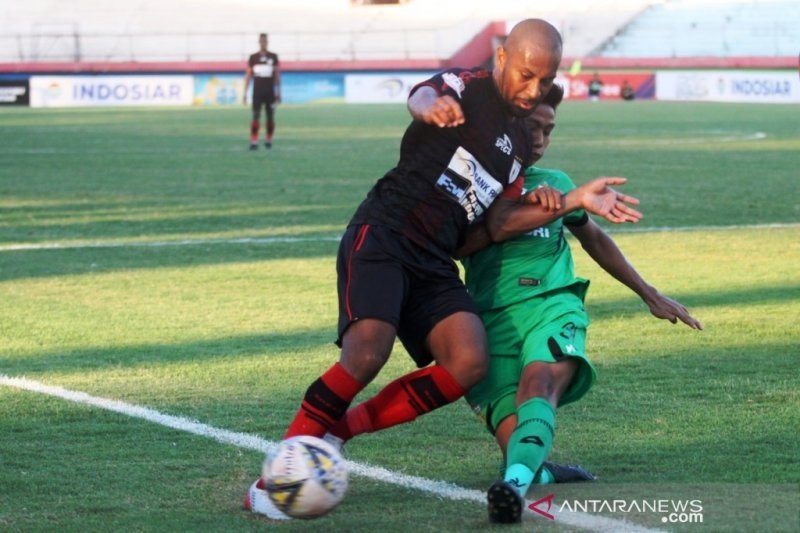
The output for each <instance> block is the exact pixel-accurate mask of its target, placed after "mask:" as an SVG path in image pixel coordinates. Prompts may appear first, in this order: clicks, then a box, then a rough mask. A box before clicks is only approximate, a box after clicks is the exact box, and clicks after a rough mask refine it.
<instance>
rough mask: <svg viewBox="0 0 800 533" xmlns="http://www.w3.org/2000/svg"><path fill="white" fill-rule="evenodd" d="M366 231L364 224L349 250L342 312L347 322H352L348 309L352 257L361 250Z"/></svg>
mask: <svg viewBox="0 0 800 533" xmlns="http://www.w3.org/2000/svg"><path fill="white" fill-rule="evenodd" d="M367 231H369V224H364V225H363V226H361V228H360V229H359V230H358V235H356V240H355V241H354V242H353V247H352V248H351V249H350V256H349V257H348V258H347V288H346V289H345V291H344V311H345V313H347V320H353V310H352V309H351V308H350V280H351V279H352V277H351V276H352V274H353V268H352V264H353V255H355V253H356V252H357V251H359V250H360V249H361V246H363V245H364V240H365V239H366V237H367Z"/></svg>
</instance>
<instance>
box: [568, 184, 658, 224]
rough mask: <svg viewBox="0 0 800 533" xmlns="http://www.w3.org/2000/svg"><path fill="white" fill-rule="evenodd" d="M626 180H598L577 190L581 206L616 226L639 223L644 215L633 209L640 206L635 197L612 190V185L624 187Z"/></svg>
mask: <svg viewBox="0 0 800 533" xmlns="http://www.w3.org/2000/svg"><path fill="white" fill-rule="evenodd" d="M627 181H628V180H627V179H626V178H616V177H615V178H607V177H602V178H596V179H593V180H592V181H590V182H588V183H585V184H583V185H581V186H580V187H578V188H577V189H575V192H576V193H577V194H578V197H579V198H580V205H581V207H582V208H583V209H585V210H586V211H588V212H589V213H592V214H595V215H598V216H601V217H603V218H605V219H606V220H608V221H609V222H613V223H615V224H622V223H625V222H639V220H641V219H642V214H641V213H640V212H639V211H637V210H636V209H634V208H633V207H631V206H632V205H639V200H638V199H636V198H634V197H633V196H628V195H627V194H622V193H620V192H617V191H615V190H614V189H612V188H611V185H623V184H624V183H625V182H627Z"/></svg>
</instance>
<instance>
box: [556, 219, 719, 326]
mask: <svg viewBox="0 0 800 533" xmlns="http://www.w3.org/2000/svg"><path fill="white" fill-rule="evenodd" d="M567 228H569V230H570V231H571V232H572V234H573V235H575V237H576V238H577V239H578V241H580V243H581V246H582V247H583V249H584V250H586V253H588V254H589V256H590V257H591V258H592V259H594V261H595V262H596V263H597V264H598V265H600V267H601V268H602V269H603V270H605V271H606V272H608V273H609V274H611V276H613V277H614V278H615V279H616V280H617V281H619V282H620V283H622V284H623V285H625V286H626V287H628V288H629V289H631V290H632V291H633V292H635V293H636V294H637V295H638V296H639V297H640V298H641V299H642V300H643V301H644V303H645V304H647V307H649V308H650V312H651V313H652V314H653V316H655V317H657V318H663V319H666V320H669V321H670V322H672V323H673V324H675V323H677V321H678V320H680V321H681V322H683V323H684V324H686V325H687V326H689V327H690V328H692V329H703V325H702V324H701V323H700V322H699V321H698V320H697V319H696V318H694V317H693V316H691V315H690V314H689V311H687V310H686V308H685V307H684V306H683V305H681V304H680V302H676V301H675V300H673V299H671V298H668V297H666V296H664V295H663V294H661V293H660V292H658V290H656V288H655V287H653V286H652V285H650V284H648V283H647V282H646V281H645V280H644V279H643V278H642V276H640V275H639V273H638V272H637V271H636V269H635V268H633V265H631V264H630V263H629V262H628V260H627V259H626V258H625V256H624V255H623V253H622V250H620V249H619V247H618V246H617V243H615V242H614V239H612V238H611V236H609V235H608V233H606V232H605V231H603V229H602V228H601V227H600V226H599V225H597V224H596V223H595V222H594V221H592V220H591V219H589V220H588V221H587V222H586V223H585V224H583V225H580V226H567Z"/></svg>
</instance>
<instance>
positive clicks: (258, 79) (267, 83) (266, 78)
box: [247, 51, 279, 93]
mask: <svg viewBox="0 0 800 533" xmlns="http://www.w3.org/2000/svg"><path fill="white" fill-rule="evenodd" d="M247 64H248V66H249V67H250V70H251V71H252V73H253V91H255V92H257V93H258V92H266V91H273V90H274V88H275V71H276V69H277V68H278V64H279V62H278V55H277V54H273V53H272V52H263V53H262V52H260V51H259V52H256V53H255V54H253V55H251V56H250V59H249V60H248V61H247Z"/></svg>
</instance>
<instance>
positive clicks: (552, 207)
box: [522, 185, 564, 211]
mask: <svg viewBox="0 0 800 533" xmlns="http://www.w3.org/2000/svg"><path fill="white" fill-rule="evenodd" d="M563 197H564V196H563V195H562V194H561V191H559V190H558V189H554V188H552V187H549V186H547V185H539V186H538V187H537V188H535V189H533V190H531V191H528V192H527V193H526V194H525V196H523V197H522V202H523V203H526V204H530V205H541V206H542V207H543V208H544V210H545V211H558V210H559V209H561V205H562V203H563V202H562V199H563Z"/></svg>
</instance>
